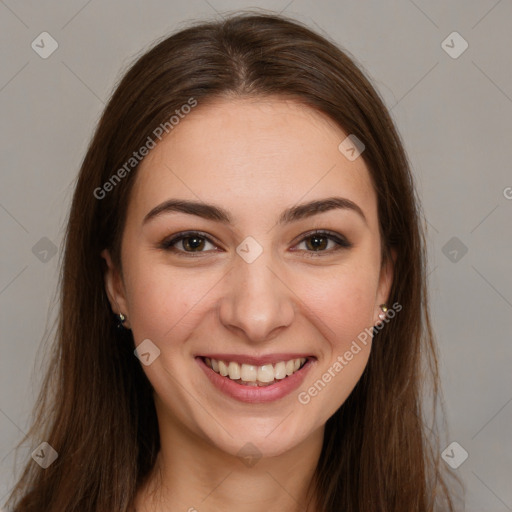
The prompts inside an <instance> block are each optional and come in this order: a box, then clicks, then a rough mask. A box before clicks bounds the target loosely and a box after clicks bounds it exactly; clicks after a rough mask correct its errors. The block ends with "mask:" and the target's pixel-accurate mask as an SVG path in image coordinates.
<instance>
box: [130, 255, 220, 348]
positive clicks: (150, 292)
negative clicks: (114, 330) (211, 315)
mask: <svg viewBox="0 0 512 512" xmlns="http://www.w3.org/2000/svg"><path fill="white" fill-rule="evenodd" d="M130 263H131V266H130V267H129V268H130V270H131V272H130V273H129V275H128V274H127V275H128V276H129V279H127V296H128V297H129V309H130V313H131V318H130V322H131V328H132V331H133V334H134V338H135V341H136V342H137V341H138V340H142V339H145V338H149V339H152V340H155V342H156V343H157V344H162V343H165V340H169V339H173V338H177V337H178V336H181V337H183V336H186V335H187V332H188V330H189V329H190V328H191V326H192V323H193V322H196V321H197V318H196V317H197V315H198V314H200V312H201V310H202V308H204V305H205V304H207V302H208V300H207V297H205V293H206V291H208V290H210V289H211V288H212V286H213V284H214V283H213V282H212V276H211V275H208V274H207V273H200V272H197V270H196V271H195V272H194V271H191V272H187V271H185V270H183V269H172V268H171V267H170V266H165V265H159V264H156V263H154V264H150V263H148V260H146V262H145V263H142V262H141V261H136V260H132V261H131V262H130Z"/></svg>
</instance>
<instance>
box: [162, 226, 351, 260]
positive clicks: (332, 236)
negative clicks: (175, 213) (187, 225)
mask: <svg viewBox="0 0 512 512" xmlns="http://www.w3.org/2000/svg"><path fill="white" fill-rule="evenodd" d="M314 236H319V237H323V238H327V239H329V240H331V241H333V242H335V243H336V244H337V247H336V248H334V249H331V250H321V251H308V250H304V256H306V257H308V258H316V257H319V256H323V255H322V253H326V254H332V253H333V252H337V251H339V250H342V249H350V248H351V247H352V244H351V243H350V242H349V241H348V240H346V239H345V238H344V237H341V236H339V235H337V234H336V233H333V232H331V231H325V230H315V231H312V232H310V233H306V234H305V235H304V236H303V237H302V238H301V239H300V240H299V242H298V243H297V244H296V245H298V244H301V243H303V242H305V241H306V240H308V239H309V238H313V237H314ZM187 238H202V239H205V240H207V241H208V242H209V243H211V244H212V245H215V244H214V243H213V242H212V241H211V240H210V238H209V237H208V236H207V235H206V233H202V232H201V231H185V232H182V233H178V234H177V235H176V236H173V237H172V238H170V239H168V240H164V241H163V242H161V244H160V245H159V248H160V249H164V250H166V251H171V252H174V253H175V254H179V255H180V256H181V255H183V256H185V257H187V258H188V257H192V258H196V257H198V256H197V255H199V254H201V253H203V252H207V251H197V252H191V251H184V250H178V249H176V248H175V247H173V246H174V245H176V244H177V243H178V242H180V241H182V240H185V239H187Z"/></svg>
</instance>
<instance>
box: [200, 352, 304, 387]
mask: <svg viewBox="0 0 512 512" xmlns="http://www.w3.org/2000/svg"><path fill="white" fill-rule="evenodd" d="M204 360H205V362H206V364H207V365H208V366H209V367H210V368H211V369H212V370H213V371H214V372H217V373H220V374H221V375H222V376H223V377H229V378H230V379H232V380H238V379H241V380H242V381H244V382H256V381H259V382H272V381H273V380H274V379H277V380H281V379H284V378H285V377H287V376H288V375H291V374H292V373H294V372H296V371H297V370H298V369H299V368H301V367H302V365H303V364H304V363H305V362H306V358H305V357H301V358H298V359H290V360H289V361H280V362H279V363H276V364H264V365H262V366H254V365H252V364H241V365H240V364H238V363H236V362H235V361H220V360H217V359H210V358H209V357H205V358H204Z"/></svg>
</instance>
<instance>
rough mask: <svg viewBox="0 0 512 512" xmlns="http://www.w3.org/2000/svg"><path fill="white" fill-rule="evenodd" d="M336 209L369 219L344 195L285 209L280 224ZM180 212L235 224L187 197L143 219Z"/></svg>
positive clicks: (169, 202)
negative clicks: (349, 211)
mask: <svg viewBox="0 0 512 512" xmlns="http://www.w3.org/2000/svg"><path fill="white" fill-rule="evenodd" d="M334 209H344V210H351V211H353V212H355V213H357V214H358V215H359V216H360V217H361V218H362V219H363V220H364V222H365V224H368V221H367V219H366V217H365V215H364V213H363V210H362V209H361V208H360V207H359V206H358V205H357V204H356V203H354V202H353V201H351V200H350V199H347V198H344V197H329V198H326V199H318V200H314V201H310V202H308V203H302V204H299V205H296V206H292V207H291V208H287V209H286V210H284V211H283V212H282V213H281V215H280V217H279V220H278V224H290V223H292V222H296V221H299V220H302V219H305V218H308V217H312V216H313V215H317V214H319V213H323V212H327V211H329V210H334ZM172 212H180V213H186V214H189V215H196V216H198V217H202V218H204V219H207V220H213V221H216V222H222V223H224V224H229V225H233V224H234V222H233V218H232V216H231V214H230V213H229V212H228V211H227V210H225V209H224V208H222V207H220V206H216V205H213V204H208V203H202V202H199V201H189V200H186V199H169V200H167V201H164V202H163V203H161V204H159V205H158V206H155V208H153V209H152V210H151V211H150V212H149V213H148V214H147V215H146V216H145V217H144V220H143V221H142V223H143V224H146V223H147V222H149V221H150V220H151V219H153V218H155V217H157V216H159V215H162V214H164V213H172Z"/></svg>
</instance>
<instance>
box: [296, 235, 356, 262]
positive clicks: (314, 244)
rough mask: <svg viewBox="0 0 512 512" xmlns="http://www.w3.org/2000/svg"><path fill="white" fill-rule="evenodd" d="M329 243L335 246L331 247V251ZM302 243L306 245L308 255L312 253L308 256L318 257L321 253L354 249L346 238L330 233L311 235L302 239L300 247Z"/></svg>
mask: <svg viewBox="0 0 512 512" xmlns="http://www.w3.org/2000/svg"><path fill="white" fill-rule="evenodd" d="M329 242H332V243H333V244H334V245H331V249H328V247H329ZM302 243H304V244H305V245H306V254H307V253H312V254H308V256H317V255H320V253H327V254H331V253H332V252H334V251H338V250H340V249H347V248H350V247H352V244H351V243H350V242H348V241H347V240H346V239H345V238H344V237H341V236H339V235H337V234H335V233H331V232H329V231H315V232H314V233H309V234H307V235H306V236H304V237H303V238H302V240H301V241H300V242H299V245H300V244H302ZM315 253H318V254H315Z"/></svg>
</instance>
